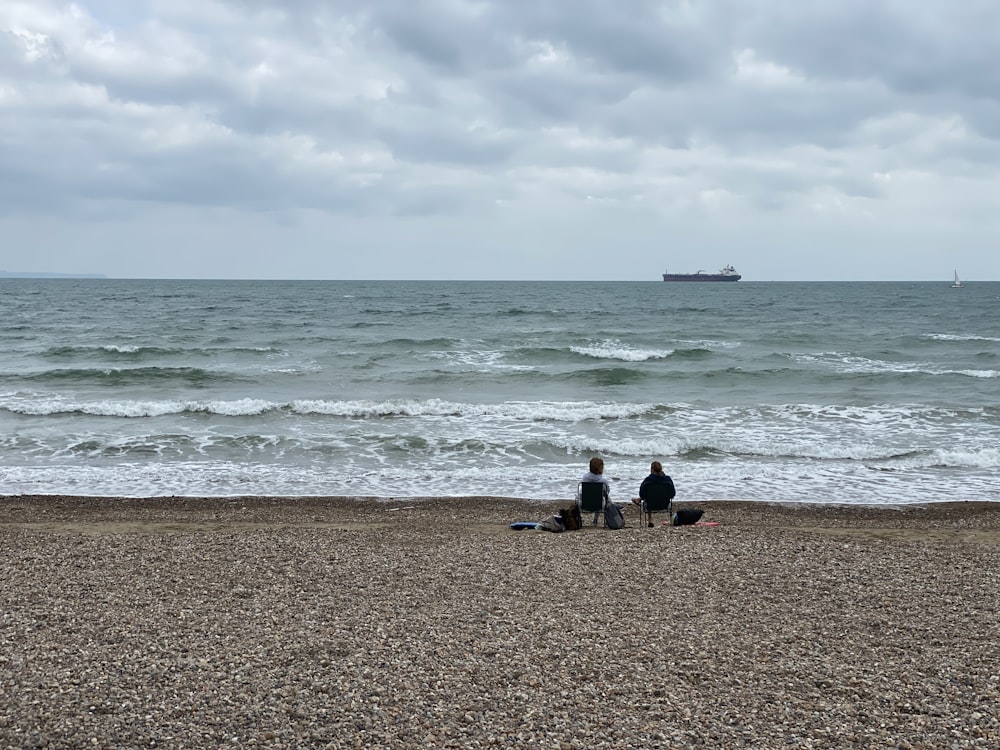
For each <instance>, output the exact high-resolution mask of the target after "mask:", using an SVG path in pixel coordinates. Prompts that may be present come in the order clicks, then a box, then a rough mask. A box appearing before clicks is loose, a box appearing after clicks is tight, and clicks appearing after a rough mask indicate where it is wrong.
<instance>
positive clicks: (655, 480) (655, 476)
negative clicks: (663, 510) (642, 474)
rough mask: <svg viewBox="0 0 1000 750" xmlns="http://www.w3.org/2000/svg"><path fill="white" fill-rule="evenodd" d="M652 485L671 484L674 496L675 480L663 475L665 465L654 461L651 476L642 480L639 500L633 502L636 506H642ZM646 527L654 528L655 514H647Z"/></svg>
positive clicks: (650, 470) (650, 467)
mask: <svg viewBox="0 0 1000 750" xmlns="http://www.w3.org/2000/svg"><path fill="white" fill-rule="evenodd" d="M651 484H669V485H670V494H671V495H673V494H674V480H672V479H671V478H670V477H668V476H667V475H666V474H664V473H663V464H661V463H660V462H659V461H653V463H651V464H650V465H649V476H648V477H646V478H645V479H643V480H642V484H640V485H639V499H638V500H633V501H632V502H634V503H635V504H636V505H642V501H643V500H645V499H646V495H647V487H649V485H651ZM646 525H647V526H649V527H650V528H652V526H653V514H652V513H646Z"/></svg>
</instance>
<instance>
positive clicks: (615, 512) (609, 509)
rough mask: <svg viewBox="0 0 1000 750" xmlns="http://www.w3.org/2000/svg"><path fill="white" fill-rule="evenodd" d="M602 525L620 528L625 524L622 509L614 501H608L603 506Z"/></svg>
mask: <svg viewBox="0 0 1000 750" xmlns="http://www.w3.org/2000/svg"><path fill="white" fill-rule="evenodd" d="M604 525H605V526H607V527H608V528H609V529H616V530H617V529H620V528H623V527H624V526H625V516H624V515H622V509H621V508H619V507H618V506H617V505H615V504H614V503H608V504H607V505H606V506H605V507H604Z"/></svg>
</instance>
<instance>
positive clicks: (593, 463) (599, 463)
mask: <svg viewBox="0 0 1000 750" xmlns="http://www.w3.org/2000/svg"><path fill="white" fill-rule="evenodd" d="M590 473H591V474H603V473H604V459H603V458H599V457H597V456H594V457H593V458H592V459H590Z"/></svg>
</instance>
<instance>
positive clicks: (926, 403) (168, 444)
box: [0, 279, 1000, 504]
mask: <svg viewBox="0 0 1000 750" xmlns="http://www.w3.org/2000/svg"><path fill="white" fill-rule="evenodd" d="M0 348H2V350H0V493H2V494H29V493H30V494H63V493H71V494H82V495H110V496H135V497H145V496H162V495H188V496H195V495H205V496H234V495H290V496H304V495H351V496H378V497H417V496H437V495H442V496H444V495H500V496H509V497H521V498H532V499H537V500H541V501H548V500H554V499H563V498H567V497H571V496H572V494H573V492H574V490H575V487H576V482H577V480H578V478H579V476H580V475H582V473H583V472H584V471H585V469H586V464H587V461H588V459H589V458H590V457H591V456H594V455H600V456H603V457H604V459H605V462H606V467H607V469H606V473H607V474H608V475H609V476H610V477H612V478H613V483H612V486H613V497H614V498H615V499H618V500H626V499H628V498H631V497H633V496H635V495H636V491H637V488H638V485H639V482H640V480H641V479H642V478H643V477H644V476H645V475H646V474H647V472H648V467H649V463H650V461H652V460H654V459H658V460H660V461H662V462H663V464H664V466H665V468H666V471H667V473H669V474H670V475H671V476H672V477H673V478H674V481H675V484H676V485H677V488H678V497H679V499H681V500H710V499H713V500H714V499H747V500H758V501H799V502H814V503H878V504H895V503H906V502H936V501H954V500H986V501H994V502H995V501H1000V482H998V481H997V470H998V468H1000V448H998V446H1000V377H998V376H1000V284H998V283H992V282H990V283H987V282H982V283H975V282H972V283H969V284H967V285H966V287H965V288H963V289H951V288H950V287H949V283H948V282H947V281H943V282H933V283H931V282H926V283H764V282H749V281H741V282H738V283H701V284H692V283H686V284H685V283H663V282H613V283H611V282H609V283H602V282H589V283H585V282H579V283H578V282H558V283H555V282H553V283H549V282H533V283H525V282H429V281H414V282H404V281H396V282H384V281H380V282H375V281H371V282H363V281H350V282H348V281H325V282H319V281H317V282H305V281H302V282H291V281H148V280H105V279H86V280H70V279H8V280H0Z"/></svg>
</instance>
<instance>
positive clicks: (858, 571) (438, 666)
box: [0, 496, 1000, 750]
mask: <svg viewBox="0 0 1000 750" xmlns="http://www.w3.org/2000/svg"><path fill="white" fill-rule="evenodd" d="M564 504H568V501H567V502H566V503H564ZM559 505H560V504H559V503H558V502H547V503H540V502H537V501H521V500H510V499H502V498H486V497H468V498H425V499H413V498H405V499H396V500H392V499H390V500H386V499H380V500H376V499H364V498H361V499H359V498H325V497H324V498H259V497H255V498H150V499H127V498H92V497H91V498H83V497H54V496H44V497H35V496H9V497H0V550H2V551H0V748H18V750H20V749H21V748H81V747H96V748H149V747H170V748H174V747H176V748H200V747H233V748H247V747H266V748H551V749H553V750H567V749H575V748H688V747H705V748H749V747H754V748H876V747H877V748H928V749H929V748H979V747H982V748H996V747H1000V719H998V716H1000V712H998V711H997V708H996V707H997V706H998V705H1000V615H998V610H1000V607H998V605H1000V504H993V503H935V504H927V505H912V506H891V507H889V506H879V507H866V506H851V507H843V506H831V505H809V504H784V505H779V504H770V503H762V502H752V503H748V502H735V501H726V502H706V503H692V504H684V505H685V506H686V507H700V508H702V509H703V510H704V511H705V516H704V517H705V519H706V520H712V521H717V522H718V523H719V525H718V526H715V527H708V528H700V527H681V528H669V527H663V526H661V525H660V524H659V522H657V525H656V526H655V527H654V528H647V527H646V526H645V524H644V523H640V519H639V516H638V513H637V511H636V509H635V508H634V507H632V506H629V507H627V508H626V513H625V515H626V523H627V526H626V528H625V529H622V530H620V531H610V530H607V529H604V528H601V527H588V528H585V529H583V530H581V531H575V532H566V533H561V534H553V533H547V532H542V531H532V530H529V531H521V532H515V531H512V530H510V529H509V524H510V523H511V522H512V521H534V520H540V519H541V518H542V517H544V516H547V515H549V514H551V513H555V512H556V510H557V509H558V507H559Z"/></svg>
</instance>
